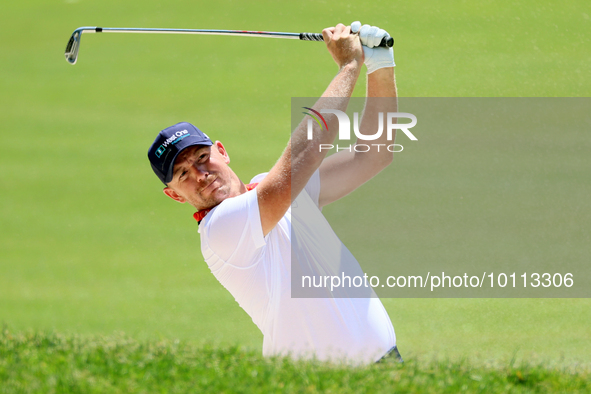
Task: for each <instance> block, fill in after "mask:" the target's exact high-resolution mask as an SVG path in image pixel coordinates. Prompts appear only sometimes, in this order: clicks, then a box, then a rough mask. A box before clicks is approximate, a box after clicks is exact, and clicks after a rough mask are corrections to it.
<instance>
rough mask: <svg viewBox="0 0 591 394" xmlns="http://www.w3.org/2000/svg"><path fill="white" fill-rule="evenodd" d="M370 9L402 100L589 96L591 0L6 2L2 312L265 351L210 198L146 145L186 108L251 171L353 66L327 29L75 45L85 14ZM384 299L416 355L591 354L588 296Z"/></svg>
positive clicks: (259, 16)
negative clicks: (316, 35) (198, 216)
mask: <svg viewBox="0 0 591 394" xmlns="http://www.w3.org/2000/svg"><path fill="white" fill-rule="evenodd" d="M354 20H360V21H361V22H363V23H371V24H376V25H379V26H381V27H384V28H385V29H386V30H388V31H389V32H390V33H391V34H392V35H393V36H394V37H395V40H396V44H395V57H396V63H397V68H396V75H397V81H398V88H399V94H400V96H402V97H404V96H406V97H436V96H439V97H529V96H531V97H586V96H589V92H590V88H591V80H590V78H589V75H591V74H590V71H591V70H590V64H591V62H590V58H589V57H590V53H591V51H590V35H589V31H591V30H590V28H591V4H589V3H588V2H585V1H563V2H545V1H542V2H538V1H533V0H527V1H517V2H515V1H494V2H493V1H482V2H477V3H473V2H466V1H448V2H436V1H428V2H420V3H416V2H415V3H412V2H411V3H409V2H396V1H395V2H385V1H380V2H373V3H371V4H370V3H364V4H360V3H354V2H349V3H340V4H335V3H333V2H327V1H314V2H312V1H300V2H271V1H255V2H240V1H229V0H222V1H218V2H203V1H195V2H190V3H188V2H181V1H169V2H166V3H164V2H156V1H143V2H139V1H112V0H107V1H101V2H96V1H85V0H80V1H78V0H66V1H50V2H47V1H45V2H42V1H31V0H29V1H22V2H9V3H6V4H4V5H3V11H2V13H1V14H0V23H1V24H2V26H3V28H2V29H0V42H1V43H2V44H1V45H2V50H1V51H0V59H1V61H0V122H1V123H0V124H1V125H2V126H1V129H0V130H1V137H2V144H1V145H0V174H1V175H0V176H1V177H2V182H1V183H2V186H1V188H2V189H1V194H0V212H1V213H0V250H1V255H0V322H2V323H5V324H8V325H9V326H10V327H11V328H12V329H17V330H18V329H26V328H33V329H56V330H60V331H65V332H72V333H81V334H84V333H110V332H113V331H125V332H126V333H127V334H128V335H131V336H133V337H136V338H153V337H159V336H163V337H169V338H182V339H188V340H195V341H208V342H213V343H229V344H236V343H237V344H241V345H246V346H250V347H252V348H254V349H259V348H260V346H261V343H262V336H261V334H260V333H259V332H258V330H257V329H256V327H255V326H254V324H252V322H251V321H250V319H249V318H248V316H247V315H246V314H245V313H244V312H243V311H242V310H241V309H240V308H239V306H238V305H237V304H236V302H235V301H234V300H233V299H232V297H231V296H230V294H228V293H227V291H226V290H225V289H223V288H222V287H221V286H220V285H219V283H218V282H217V281H216V280H215V278H214V277H213V276H212V275H211V273H210V272H209V270H208V269H207V266H206V265H205V264H204V263H203V260H202V257H201V255H200V250H199V238H198V234H197V226H196V225H195V223H194V221H193V219H192V217H191V213H192V210H191V209H190V207H186V206H181V205H179V204H174V203H172V202H171V201H169V200H168V199H167V198H166V197H165V196H164V195H163V194H162V193H161V192H160V189H161V188H162V186H161V185H160V184H159V182H158V180H157V178H156V177H155V176H154V175H153V174H152V172H151V170H150V167H149V164H148V161H147V159H146V150H147V148H148V146H149V145H150V143H151V141H152V139H153V137H154V135H155V133H157V132H158V131H159V130H160V129H162V128H164V127H167V126H169V125H170V124H173V123H176V122H178V121H181V120H186V121H190V122H192V123H195V124H196V125H198V127H199V128H201V129H202V130H203V131H205V132H207V133H209V134H210V135H211V136H213V137H214V138H217V139H220V140H222V141H223V142H224V143H225V145H226V147H227V149H228V150H229V152H230V156H231V158H232V163H231V166H232V168H233V169H234V170H235V171H236V172H237V174H238V175H239V176H240V177H241V178H242V179H243V180H245V181H247V180H249V179H250V177H251V176H252V175H254V174H256V173H259V172H263V171H266V170H268V169H269V168H270V167H271V166H272V165H273V163H274V161H275V160H276V159H277V157H278V155H279V154H280V152H281V150H282V149H283V147H284V146H285V143H286V141H287V138H288V136H289V133H290V126H289V125H290V100H291V97H300V96H304V97H305V96H319V95H321V94H322V91H323V89H324V88H325V87H326V85H327V84H328V82H329V81H330V80H331V78H332V77H333V76H334V74H335V73H336V66H335V65H334V64H333V61H332V59H331V58H330V56H329V55H328V54H327V53H326V51H325V48H324V45H323V44H321V43H310V42H299V41H295V40H293V41H291V40H274V39H262V38H261V39H254V38H243V37H213V36H168V35H162V36H158V35H118V34H113V35H108V34H104V35H100V36H99V35H92V34H88V35H83V37H82V45H81V50H80V54H79V60H78V64H77V65H76V66H74V67H72V66H70V65H69V64H68V63H66V61H65V59H64V57H63V52H64V49H65V46H66V43H67V40H68V39H69V37H70V34H71V33H72V31H73V30H74V29H75V28H77V27H79V26H95V25H99V26H105V27H107V26H110V27H178V28H213V29H245V30H269V31H291V32H302V31H304V32H320V31H321V30H322V28H324V27H328V26H332V25H334V24H335V23H338V22H344V23H351V22H352V21H354ZM364 85H365V81H364V80H363V78H362V79H360V83H359V84H358V86H357V88H356V91H355V95H356V96H363V94H364ZM534 132H535V131H532V135H533V133H534ZM417 150H418V149H415V151H417ZM580 154H585V153H580ZM559 162H560V158H558V159H557V163H559ZM586 163H588V161H587V162H586ZM394 166H396V163H394ZM433 170H434V171H438V172H441V174H440V176H442V177H449V179H452V178H453V177H454V176H459V174H457V173H445V171H444V169H441V168H434V169H433ZM425 176H426V174H424V173H423V172H421V171H415V173H414V174H413V173H412V172H411V173H406V174H405V175H404V180H407V181H408V182H407V185H408V187H410V188H412V182H411V181H412V180H418V181H420V179H421V177H425ZM430 176H432V174H431V175H430ZM401 209H404V207H401ZM409 209H410V207H409ZM524 214H527V212H524ZM411 222H412V218H409V223H411ZM583 230H584V231H586V234H588V233H589V232H588V230H589V228H588V224H587V227H586V229H585V228H584V229H583ZM417 231H420V230H417ZM411 236H412V234H411V235H409V238H412V237H411ZM415 239H416V238H415ZM414 246H415V250H420V249H421V245H419V244H417V245H414ZM410 247H412V245H411V246H410ZM450 247H451V246H450ZM471 247H472V248H473V250H474V251H477V250H478V248H479V247H480V245H478V244H475V245H472V246H471ZM384 303H385V305H386V308H387V309H388V311H389V313H390V316H391V318H392V320H393V322H394V326H395V328H396V332H397V336H398V341H399V347H400V349H401V351H402V352H403V354H408V355H413V356H417V357H419V356H429V357H430V356H431V355H434V354H438V355H442V356H446V357H476V358H483V359H488V358H497V357H499V358H510V357H512V355H513V354H518V356H519V357H525V358H527V357H541V358H542V359H549V360H554V361H555V360H564V362H566V363H571V362H589V361H590V360H589V354H591V348H590V341H589V338H590V337H591V329H590V328H589V327H590V326H591V325H590V323H591V316H590V314H589V307H590V306H591V302H589V300H587V299H386V300H384Z"/></svg>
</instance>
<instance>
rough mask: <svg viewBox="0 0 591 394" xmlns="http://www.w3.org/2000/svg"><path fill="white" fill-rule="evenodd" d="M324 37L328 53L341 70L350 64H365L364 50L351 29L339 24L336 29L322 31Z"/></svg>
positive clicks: (329, 28) (330, 28)
mask: <svg viewBox="0 0 591 394" xmlns="http://www.w3.org/2000/svg"><path fill="white" fill-rule="evenodd" d="M322 36H323V37H324V42H325V43H326V47H327V48H328V51H329V52H330V54H331V55H332V58H333V59H334V61H335V62H336V63H337V65H338V66H339V68H343V67H345V66H346V65H348V64H353V65H354V66H361V65H362V64H363V48H362V47H361V41H360V40H359V36H357V34H352V33H351V27H350V26H345V25H343V24H342V23H339V24H338V25H336V26H335V27H328V28H326V29H324V30H322Z"/></svg>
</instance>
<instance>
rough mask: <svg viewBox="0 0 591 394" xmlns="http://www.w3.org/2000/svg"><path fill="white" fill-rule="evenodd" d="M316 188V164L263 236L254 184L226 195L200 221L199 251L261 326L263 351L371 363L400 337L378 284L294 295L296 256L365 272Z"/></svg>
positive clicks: (323, 270) (309, 265) (315, 270)
mask: <svg viewBox="0 0 591 394" xmlns="http://www.w3.org/2000/svg"><path fill="white" fill-rule="evenodd" d="M265 176H266V174H260V175H257V176H256V177H255V178H253V180H252V182H253V183H254V182H260V181H261V180H262V179H263V178H264V177H265ZM319 194H320V176H319V173H318V171H316V172H315V173H314V175H313V176H312V178H311V179H310V181H309V182H308V184H307V185H306V187H305V189H304V190H303V191H302V193H300V195H299V196H298V197H297V198H296V200H295V201H294V203H293V204H292V207H291V208H290V209H289V210H288V211H287V213H286V214H285V215H284V217H283V218H282V219H281V220H280V221H279V223H278V224H277V225H276V226H275V228H274V229H273V230H271V232H269V234H267V236H266V237H263V231H262V227H261V219H260V215H259V207H258V200H257V195H256V190H251V191H249V192H246V193H244V194H242V195H240V196H238V197H234V198H229V199H226V200H224V201H223V202H222V203H221V204H220V205H218V206H217V207H215V208H214V209H212V210H211V211H210V212H209V213H208V214H207V216H205V218H204V219H203V220H202V221H201V224H200V226H199V233H200V234H201V251H202V253H203V256H204V258H205V261H206V263H207V265H208V266H209V268H210V269H211V272H212V273H213V274H214V276H215V277H216V278H217V279H218V280H219V281H220V283H221V284H222V285H223V286H224V287H225V288H226V289H228V291H230V293H231V294H232V295H233V296H234V298H235V299H236V301H237V302H238V304H239V305H240V306H241V307H242V308H243V309H244V310H245V311H246V312H247V313H248V314H249V315H250V317H251V318H252V320H253V322H254V323H255V324H256V325H257V326H258V327H259V329H260V330H261V331H262V333H263V335H264V339H263V355H264V356H273V355H291V356H292V357H295V358H314V357H315V358H317V359H320V360H338V361H345V362H350V363H371V362H374V361H377V360H378V359H379V358H380V357H382V356H383V355H384V354H385V353H386V352H387V351H388V350H389V349H391V348H392V347H393V346H394V345H395V344H396V336H395V334H394V328H393V326H392V323H391V321H390V318H389V316H388V313H387V312H386V310H385V309H384V306H383V305H382V303H381V301H380V300H379V298H377V297H376V296H375V293H373V290H371V289H369V290H366V292H365V293H364V294H366V295H368V296H367V297H364V298H337V297H338V296H337V297H326V298H292V294H291V273H292V271H291V269H292V267H291V265H292V264H294V270H295V272H305V273H307V274H312V275H313V274H318V275H325V274H334V275H339V267H353V270H352V271H351V270H348V271H347V272H348V273H350V272H362V271H361V268H360V267H359V263H358V262H357V261H356V260H355V258H354V257H353V256H352V255H351V253H350V252H349V251H348V250H347V248H346V247H345V246H344V245H343V244H342V242H341V241H340V240H339V238H338V237H337V235H336V234H335V233H334V231H333V230H332V228H330V225H329V224H328V222H327V221H326V219H325V218H324V216H323V215H322V212H321V211H320V209H319V208H318V197H319ZM292 214H293V218H292ZM322 291H324V292H325V293H323V294H326V292H327V291H328V292H329V291H330V288H328V289H322ZM368 291H369V292H370V293H371V294H369V293H368ZM342 294H343V293H341V297H342Z"/></svg>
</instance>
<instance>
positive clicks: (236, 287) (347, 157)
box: [148, 22, 400, 363]
mask: <svg viewBox="0 0 591 394" xmlns="http://www.w3.org/2000/svg"><path fill="white" fill-rule="evenodd" d="M322 34H323V36H324V41H325V42H326V46H327V48H328V51H329V53H330V54H331V55H332V57H333V59H334V61H335V62H336V63H337V65H338V66H339V71H338V73H337V75H336V76H335V77H334V79H333V80H332V81H331V82H330V84H329V85H328V88H327V89H326V91H325V92H324V94H323V95H322V97H321V98H320V99H319V100H318V101H317V102H316V104H315V105H314V106H313V107H312V108H311V111H312V112H318V111H321V110H322V109H328V108H330V109H333V110H335V109H336V110H340V111H345V109H346V106H347V104H348V100H349V98H350V97H351V94H352V92H353V89H354V87H355V83H356V81H357V79H358V77H359V74H360V72H361V67H362V65H363V63H364V62H365V65H366V67H367V74H368V77H367V99H366V107H365V110H364V114H363V117H362V119H361V122H360V126H359V127H360V129H361V130H362V131H363V130H367V131H371V130H373V131H375V129H377V128H378V124H377V119H378V114H379V113H380V112H381V113H386V112H388V111H395V110H396V86H395V81H394V68H393V67H394V65H395V64H394V55H393V51H392V49H391V48H382V47H378V45H379V43H380V42H381V40H382V38H383V37H385V36H387V33H386V32H385V31H384V30H382V29H378V28H377V27H373V26H368V25H364V26H361V24H360V23H359V22H354V23H353V24H352V25H351V26H344V25H342V24H338V25H337V26H335V27H330V28H327V29H324V30H323V32H322ZM377 98H380V99H377ZM384 98H385V99H384ZM372 100H373V102H372ZM324 118H325V119H326V122H327V124H326V126H327V127H321V126H319V125H316V124H315V125H314V129H313V138H312V139H308V133H307V127H306V125H307V119H306V118H305V119H304V120H303V121H302V123H301V124H300V125H299V126H298V127H297V128H296V130H295V131H294V132H293V134H292V136H291V139H290V141H289V142H288V144H287V147H286V149H285V150H284V152H283V153H282V154H281V156H280V158H279V160H278V161H277V163H276V164H275V165H274V166H273V168H271V170H270V171H269V172H268V173H266V174H260V175H257V176H255V177H254V178H253V180H252V181H251V183H250V184H248V185H247V184H244V183H243V182H242V181H241V180H240V179H239V178H238V177H237V175H236V174H235V173H234V172H233V171H232V170H231V169H230V167H229V166H228V164H229V163H230V156H229V154H228V152H227V151H226V149H225V147H224V145H223V144H222V143H221V142H219V141H215V142H212V141H211V140H210V138H209V137H208V136H207V135H206V134H205V133H203V132H201V131H200V130H199V129H197V128H196V127H195V126H193V125H191V124H189V123H179V124H176V125H174V126H171V127H169V128H166V129H164V130H162V131H161V132H160V133H159V134H158V136H157V138H156V140H155V141H154V143H153V144H152V146H151V147H150V149H149V151H148V158H149V159H150V163H151V165H152V169H153V170H154V172H155V173H156V175H157V176H158V178H160V180H161V181H162V182H163V183H164V184H165V185H166V187H165V188H164V193H165V194H166V195H167V196H168V197H170V198H172V199H173V200H175V201H178V202H180V203H185V202H188V203H189V204H191V205H192V206H193V207H195V208H196V209H197V212H196V213H195V215H194V217H195V219H196V220H197V221H198V222H199V233H200V235H201V251H202V253H203V256H204V259H205V261H206V263H207V264H208V266H209V268H210V269H211V272H212V273H213V274H214V275H215V277H216V278H217V279H218V280H219V281H220V283H222V285H223V286H224V287H226V289H228V290H229V291H230V293H232V295H233V296H234V298H235V299H236V301H238V303H239V304H240V306H241V307H242V308H244V310H245V311H246V312H247V313H248V314H249V315H250V317H251V318H252V320H253V321H254V323H255V324H256V325H257V326H258V327H259V329H260V330H261V331H262V333H263V335H264V340H263V355H265V356H273V355H291V356H292V357H295V358H316V359H320V360H333V361H335V360H338V361H345V362H352V363H371V362H375V361H378V360H380V359H382V358H383V357H385V356H389V355H392V356H395V357H397V358H398V359H400V356H399V354H398V351H397V348H396V336H395V334H394V328H393V326H392V323H391V321H390V318H389V317H388V314H387V312H386V310H385V309H384V307H383V305H382V303H381V301H380V300H379V298H377V297H375V294H374V293H373V291H372V295H373V296H368V297H365V298H353V297H350V298H347V297H331V296H328V297H323V298H292V296H291V285H292V282H291V276H292V266H293V267H294V269H295V270H296V271H297V272H303V271H305V272H313V273H314V272H316V273H320V272H327V271H328V270H331V269H332V268H333V267H339V266H349V267H350V266H353V267H354V269H357V270H360V267H359V264H358V263H357V261H356V260H355V259H354V257H353V256H352V255H351V254H350V253H349V252H348V250H347V249H346V248H345V247H344V245H342V243H341V242H340V240H339V239H338V237H337V236H336V235H335V234H334V232H333V231H332V229H331V228H330V226H329V225H328V223H325V222H326V220H325V219H324V217H323V215H322V213H321V211H320V208H321V207H322V206H324V205H327V204H330V203H331V202H333V201H336V200H338V199H340V198H341V197H343V196H345V195H347V194H349V193H350V192H352V191H353V190H355V189H356V188H357V187H359V186H360V185H362V184H363V183H365V182H366V181H368V180H369V179H370V178H372V177H373V176H375V175H376V174H377V173H378V172H380V171H381V170H382V169H384V168H385V167H386V166H387V165H388V164H389V163H390V162H391V161H392V153H391V152H389V151H388V150H386V149H382V150H379V151H374V152H364V153H363V154H358V153H356V152H352V151H351V152H350V151H341V152H338V153H336V154H333V155H331V156H329V157H327V158H325V156H326V150H319V149H318V147H319V145H320V144H331V143H332V142H333V141H334V139H335V137H336V135H337V132H338V119H337V117H336V116H334V115H325V116H324ZM366 134H369V133H366ZM388 142H391V141H387V140H386V133H383V135H382V136H380V137H379V138H378V139H377V140H375V143H376V144H380V143H383V144H387V143H388ZM303 211H305V215H302V214H301V212H303ZM299 212H300V213H299ZM329 245H337V251H338V253H327V250H330V246H329Z"/></svg>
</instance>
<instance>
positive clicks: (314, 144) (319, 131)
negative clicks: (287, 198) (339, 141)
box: [289, 62, 361, 195]
mask: <svg viewBox="0 0 591 394" xmlns="http://www.w3.org/2000/svg"><path fill="white" fill-rule="evenodd" d="M360 70H361V64H359V63H357V62H352V63H349V64H347V65H345V66H344V67H341V69H340V70H339V72H338V74H337V75H336V76H335V77H334V78H333V80H332V81H331V83H330V84H329V85H328V87H327V89H326V90H325V91H324V94H323V95H322V97H321V98H320V99H318V101H317V102H316V104H314V106H313V109H314V110H316V111H318V112H320V110H322V109H337V110H340V111H343V112H344V111H345V110H346V109H347V105H348V104H349V99H350V97H351V94H353V90H354V88H355V83H356V82H357V78H359V73H360ZM325 119H326V122H327V125H328V127H327V128H325V127H320V126H319V125H318V124H317V123H313V132H312V139H311V140H309V139H308V127H307V124H308V118H307V117H305V118H304V119H303V120H302V122H301V123H300V124H299V125H298V127H297V128H296V130H295V131H294V133H293V134H292V137H291V141H290V146H289V148H290V149H291V167H292V172H293V178H292V188H293V192H294V195H297V194H299V191H300V190H301V188H303V187H304V186H305V184H306V183H307V181H308V179H309V178H310V176H312V174H313V173H314V171H316V169H317V168H318V167H319V166H320V164H321V163H322V160H323V159H324V157H325V156H326V153H327V152H326V150H320V149H318V147H319V146H320V144H331V143H332V142H333V141H334V139H335V138H336V136H337V134H338V131H339V124H338V119H337V117H336V115H333V114H327V115H325ZM296 173H297V175H296Z"/></svg>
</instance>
